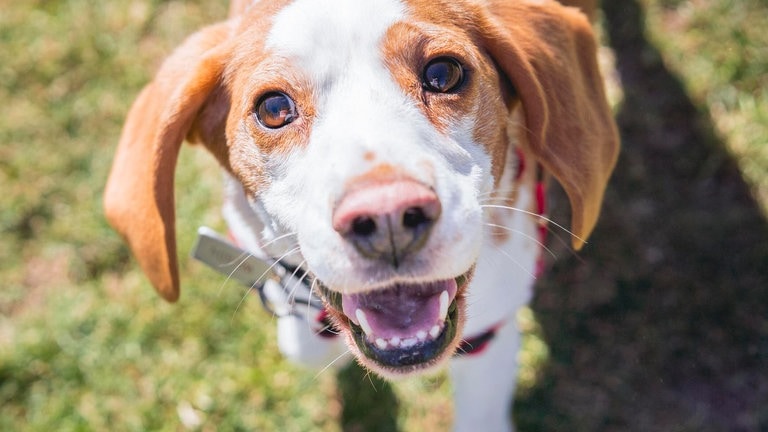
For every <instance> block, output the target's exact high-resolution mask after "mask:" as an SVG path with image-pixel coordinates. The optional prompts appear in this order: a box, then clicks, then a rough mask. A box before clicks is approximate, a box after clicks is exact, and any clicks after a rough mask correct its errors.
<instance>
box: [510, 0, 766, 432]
mask: <svg viewBox="0 0 768 432" xmlns="http://www.w3.org/2000/svg"><path fill="white" fill-rule="evenodd" d="M603 10H604V13H605V16H606V21H607V23H606V30H607V33H608V36H609V38H610V40H611V45H612V46H613V48H614V49H615V52H616V57H617V68H618V71H619V73H620V76H621V80H622V85H623V87H624V92H625V100H624V102H623V105H622V107H621V109H620V112H619V113H618V122H619V127H620V132H621V135H622V143H623V149H622V156H621V159H620V161H619V165H618V167H617V170H616V173H615V175H614V178H613V180H612V183H611V188H610V190H609V191H608V194H607V197H606V202H605V207H604V213H603V215H602V216H601V221H600V223H599V224H598V230H597V231H596V232H595V234H594V236H593V237H592V239H591V241H590V243H591V244H590V245H589V246H588V247H587V248H586V249H585V250H584V251H583V252H582V253H580V254H579V258H566V259H563V257H565V256H568V252H567V251H561V253H560V254H559V256H560V257H561V258H560V259H559V260H558V262H556V263H555V264H554V268H553V269H552V271H550V272H549V274H548V276H547V277H546V278H545V279H542V280H541V281H540V284H539V286H538V288H537V296H536V299H535V300H534V304H533V308H534V310H535V312H536V313H537V316H538V318H539V321H540V323H541V325H542V327H543V329H544V333H545V337H546V339H547V343H548V345H549V346H550V349H551V356H550V362H549V364H548V365H547V367H546V370H545V371H544V373H543V376H542V378H541V380H540V381H539V382H538V384H537V386H536V387H535V388H534V389H533V390H532V391H530V392H529V393H527V394H524V395H519V397H518V400H517V402H516V406H515V412H516V416H515V417H516V419H517V423H518V426H519V428H520V430H523V431H535V430H546V431H550V430H572V431H614V430H615V431H649V430H656V431H672V430H675V431H765V430H768V409H766V407H768V373H766V371H768V222H766V219H765V218H764V217H763V216H762V215H761V212H760V210H759V206H758V204H757V203H756V202H755V200H754V198H753V197H752V195H751V194H750V190H749V187H748V185H747V184H746V183H745V181H744V180H743V178H742V176H741V173H740V172H739V169H738V166H737V165H736V162H735V161H734V160H733V158H732V157H731V156H730V155H729V153H728V151H727V150H726V149H725V147H724V145H723V143H722V142H721V141H720V140H719V139H718V138H717V137H716V136H715V134H714V133H713V126H712V124H711V122H710V120H709V118H708V115H707V114H706V113H703V112H701V111H700V110H698V109H697V108H696V107H695V106H694V104H693V103H692V102H691V100H690V98H689V97H688V96H687V94H686V92H685V90H684V88H683V86H682V84H681V83H680V81H679V80H678V79H677V78H676V77H675V76H674V75H673V74H672V73H671V72H670V71H668V70H667V69H666V68H665V66H664V64H663V62H662V60H661V56H660V54H659V52H658V51H657V50H656V48H654V47H653V46H651V45H650V44H649V42H648V41H647V40H646V39H645V37H644V34H643V31H644V30H643V24H642V23H643V21H644V17H643V12H642V10H641V8H640V6H639V5H638V4H637V2H636V1H635V0H632V1H621V2H616V1H605V2H603ZM563 200H564V199H563V198H559V199H558V202H564V201H563ZM554 216H555V218H556V219H559V220H567V216H565V215H562V214H560V215H554Z"/></svg>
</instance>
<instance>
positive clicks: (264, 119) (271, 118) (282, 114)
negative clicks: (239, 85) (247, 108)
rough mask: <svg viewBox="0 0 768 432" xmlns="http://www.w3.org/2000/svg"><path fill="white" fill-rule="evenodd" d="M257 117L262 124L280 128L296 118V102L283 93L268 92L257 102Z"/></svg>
mask: <svg viewBox="0 0 768 432" xmlns="http://www.w3.org/2000/svg"><path fill="white" fill-rule="evenodd" d="M254 113H255V114H256V119H257V120H258V121H259V123H261V124H262V126H264V127H266V128H269V129H278V128H281V127H283V126H285V125H287V124H288V123H291V122H292V121H294V120H296V115H297V114H296V104H294V103H293V100H291V98H289V97H288V96H286V95H285V94H283V93H278V92H274V93H267V94H266V95H264V96H262V98H261V99H259V101H258V102H257V103H256V107H255V109H254Z"/></svg>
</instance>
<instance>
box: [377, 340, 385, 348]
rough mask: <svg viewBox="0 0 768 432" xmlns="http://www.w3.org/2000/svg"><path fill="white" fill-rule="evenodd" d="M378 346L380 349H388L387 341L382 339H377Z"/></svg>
mask: <svg viewBox="0 0 768 432" xmlns="http://www.w3.org/2000/svg"><path fill="white" fill-rule="evenodd" d="M376 346H377V347H379V348H380V349H387V341H385V340H384V339H382V338H378V339H376Z"/></svg>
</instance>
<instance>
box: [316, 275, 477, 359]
mask: <svg viewBox="0 0 768 432" xmlns="http://www.w3.org/2000/svg"><path fill="white" fill-rule="evenodd" d="M467 280H468V276H467V274H464V275H461V276H459V277H457V278H454V279H447V280H441V281H434V282H428V283H398V284H394V285H392V286H390V287H387V288H383V289H377V290H374V291H370V292H365V293H357V294H341V293H338V292H335V291H331V290H329V289H327V288H325V287H324V288H322V291H323V294H324V297H325V299H326V302H327V303H328V306H329V309H330V310H331V314H332V315H333V316H335V318H336V320H337V321H338V322H339V324H341V327H342V328H348V329H349V333H350V336H351V338H352V340H354V343H355V345H356V346H357V348H358V349H359V350H360V353H361V354H362V355H363V356H365V357H367V358H368V359H370V360H372V361H373V362H374V363H376V364H377V365H379V366H381V367H384V368H386V369H387V370H390V371H407V370H415V369H422V368H425V367H428V366H429V365H431V364H433V363H434V361H435V360H436V359H437V358H438V357H440V356H441V354H443V353H445V352H446V351H447V349H448V348H449V347H451V346H455V343H456V339H457V334H458V333H459V324H460V321H459V316H460V309H461V308H460V307H459V301H460V300H461V297H462V295H461V292H462V291H463V288H464V287H465V285H466V282H467Z"/></svg>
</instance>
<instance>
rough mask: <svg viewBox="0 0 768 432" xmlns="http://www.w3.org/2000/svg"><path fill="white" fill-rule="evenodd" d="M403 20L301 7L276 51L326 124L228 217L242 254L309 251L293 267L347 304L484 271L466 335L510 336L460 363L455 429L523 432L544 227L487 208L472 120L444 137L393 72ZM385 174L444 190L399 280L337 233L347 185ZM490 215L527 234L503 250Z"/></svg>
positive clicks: (329, 342) (333, 347) (332, 343)
mask: <svg viewBox="0 0 768 432" xmlns="http://www.w3.org/2000/svg"><path fill="white" fill-rule="evenodd" d="M372 8H373V10H372ZM402 19H405V15H404V8H403V5H402V4H401V3H400V2H398V1H396V0H376V1H371V2H365V3H363V2H359V1H358V0H333V1H332V0H297V1H295V2H293V3H291V4H290V5H289V6H287V7H286V8H285V9H284V10H282V11H281V12H280V13H279V14H278V15H277V16H276V17H275V19H274V26H273V28H272V30H271V31H270V33H269V35H268V38H267V47H268V49H269V50H271V51H272V52H274V53H275V54H276V55H278V56H281V57H283V58H285V59H289V60H290V61H291V62H292V64H295V65H296V68H297V70H299V71H302V72H301V73H303V74H304V75H305V78H307V79H308V80H309V82H310V83H311V84H312V86H313V87H314V89H315V93H316V94H317V97H316V100H315V101H314V103H315V104H316V106H315V107H314V108H315V111H316V112H318V113H321V114H320V115H318V116H317V117H316V118H315V121H314V124H313V127H312V131H311V135H310V138H309V142H308V143H306V145H303V146H300V147H298V148H295V149H293V150H291V151H290V152H289V153H288V154H284V153H281V154H279V155H277V156H275V157H274V158H273V159H271V160H269V161H268V167H267V169H268V171H269V172H270V174H271V178H270V185H269V187H267V188H266V189H265V190H262V191H259V195H258V200H257V201H250V200H248V199H247V198H246V194H245V193H244V191H243V189H242V186H240V184H239V183H237V181H236V180H234V179H233V178H231V177H227V179H226V181H227V194H226V204H225V212H224V213H225V218H226V220H227V222H228V223H229V225H230V229H231V230H232V231H233V233H234V234H235V236H236V237H237V239H238V240H239V241H240V242H241V244H242V245H244V246H246V247H248V248H249V249H250V250H251V251H252V252H254V253H255V254H257V255H261V256H273V257H276V256H280V255H281V254H282V253H284V252H285V251H287V250H290V249H291V248H293V247H295V245H296V242H297V241H298V244H299V245H300V247H301V253H300V254H299V253H296V254H293V255H291V256H290V257H289V261H290V262H291V263H293V264H298V263H301V262H302V261H304V260H306V266H307V267H308V268H309V269H310V270H311V271H312V272H313V273H314V274H315V275H316V276H317V277H318V278H319V279H320V280H322V281H323V282H324V283H326V284H327V285H328V286H330V287H332V288H333V289H335V290H338V291H342V292H347V293H353V292H359V291H363V290H369V289H373V288H376V287H379V286H385V285H390V284H392V283H394V282H396V281H402V280H407V281H413V282H418V281H434V280H439V279H448V278H454V277H456V276H458V275H460V274H463V273H464V272H466V271H467V270H468V269H469V268H470V267H471V266H472V265H473V264H474V263H477V267H476V272H475V276H474V280H473V282H472V284H471V286H470V287H469V296H468V315H467V317H468V321H467V324H466V327H465V337H471V336H474V335H476V334H479V333H481V332H483V331H484V330H486V329H487V328H489V327H490V326H493V325H497V324H499V323H504V325H502V326H501V328H500V330H499V333H498V336H497V337H496V338H495V339H494V340H493V341H492V342H491V344H490V346H489V348H488V349H487V351H486V352H484V353H482V354H480V355H477V356H471V357H466V358H461V359H457V360H453V361H452V363H453V364H452V367H451V375H452V377H453V379H454V386H455V393H456V395H455V401H456V412H457V414H456V430H458V431H475V430H483V431H507V430H511V428H512V425H511V422H510V415H509V408H510V407H511V398H512V395H513V393H514V387H515V381H516V371H517V367H516V357H517V350H518V348H519V339H520V337H519V333H518V331H517V329H516V326H515V323H514V314H515V312H516V311H517V309H518V308H519V307H520V306H522V305H524V304H525V303H527V301H528V300H529V298H530V295H531V285H532V282H533V279H534V277H533V273H534V267H535V261H536V258H537V254H538V251H539V247H538V245H537V243H536V241H535V240H533V239H534V238H535V237H536V223H535V220H534V218H533V217H531V216H530V215H527V214H524V213H522V212H515V211H510V210H498V209H496V210H488V211H485V212H484V211H483V210H482V209H481V206H480V204H481V202H482V201H483V200H485V199H487V198H488V197H489V193H490V192H491V190H492V185H493V179H492V176H491V158H490V156H489V155H488V154H487V153H486V152H485V151H484V149H483V147H482V146H480V145H479V144H478V143H476V142H474V140H473V138H472V136H473V127H474V122H473V119H472V118H466V119H463V120H460V121H457V122H456V123H455V124H454V126H453V127H452V128H451V130H450V132H448V133H446V134H443V133H440V132H439V131H438V130H437V128H436V127H435V126H434V125H433V124H431V123H430V121H429V120H428V119H427V118H426V117H425V116H424V115H423V114H422V112H421V111H420V110H419V108H418V106H417V105H416V104H417V101H414V100H411V99H410V98H409V97H408V96H407V95H406V94H405V93H404V92H403V90H402V89H401V88H400V87H399V86H398V85H397V83H395V82H394V80H393V78H392V76H391V74H390V72H389V71H388V70H387V68H386V67H385V66H384V65H383V64H382V61H381V59H380V58H379V52H380V49H379V48H380V47H379V43H380V41H381V38H382V36H383V35H384V34H385V32H386V30H387V29H388V28H389V26H391V25H392V24H393V23H394V22H397V21H398V20H402ZM329 52H332V53H334V55H333V56H329V55H327V53H329ZM331 58H332V59H333V60H331ZM368 152H373V153H375V155H376V158H375V161H373V162H370V161H367V160H366V157H365V155H366V153H368ZM382 163H386V164H389V165H392V166H396V167H398V168H399V169H401V170H403V171H404V172H406V173H408V175H410V176H412V177H413V178H414V179H416V180H418V181H420V182H423V183H425V184H427V185H430V186H431V187H433V188H434V190H435V192H436V194H437V195H438V197H439V200H440V202H441V205H442V214H441V217H440V219H439V222H438V223H437V225H436V226H435V227H434V228H433V230H432V232H431V235H430V237H429V240H428V242H427V244H426V245H425V246H424V248H423V249H422V250H421V251H420V252H419V257H421V259H419V260H412V261H409V262H408V263H407V264H405V265H404V266H403V267H401V268H400V269H398V270H397V271H396V272H395V271H394V269H392V268H390V267H389V266H387V265H384V264H381V263H376V262H374V261H371V260H366V259H364V258H361V257H359V256H358V254H357V253H356V251H355V250H354V248H353V247H352V246H350V245H349V244H347V243H346V242H345V241H344V240H343V239H342V238H341V236H339V235H338V233H337V232H335V231H334V229H333V227H332V226H331V222H330V221H331V220H332V212H333V208H334V205H335V204H336V203H337V201H338V200H339V199H340V198H341V197H342V196H343V194H344V192H345V190H344V187H345V184H346V182H347V180H348V179H350V178H353V177H356V176H359V175H362V174H364V173H366V172H367V171H369V170H370V169H371V168H373V166H375V165H376V164H382ZM514 163H515V157H514V152H513V151H512V149H510V153H509V155H508V157H507V164H508V166H507V168H506V170H505V174H504V175H505V176H506V178H505V179H502V184H508V185H509V184H512V183H513V181H512V180H513V178H510V177H509V176H514V171H515V169H514V168H515V165H514ZM529 183H530V182H529ZM529 187H530V185H529ZM517 196H518V201H517V202H516V203H515V204H514V205H515V206H517V207H519V208H522V209H530V208H531V204H532V200H533V199H534V196H533V191H532V190H530V189H528V190H526V189H522V190H520V191H518V193H517ZM491 212H497V213H498V215H496V216H495V217H494V220H502V221H503V223H504V225H505V226H507V227H509V228H510V229H512V230H515V231H517V232H512V233H510V235H509V237H508V239H507V240H506V241H505V242H504V243H502V244H495V243H494V242H493V240H492V238H491V237H490V234H489V232H490V231H491V228H490V227H488V226H486V225H484V223H485V222H488V221H489V220H490V219H489V215H490V213H491ZM292 233H294V234H295V235H293V234H292ZM285 234H289V235H288V236H287V237H286V238H284V239H283V240H282V241H281V242H275V243H272V244H270V245H269V246H266V247H265V245H266V243H267V242H270V241H272V240H274V239H277V238H279V237H280V236H282V235H285ZM273 300H275V301H277V300H279V299H273ZM278 337H279V342H278V344H279V346H280V349H281V351H282V352H283V353H284V354H286V356H288V357H289V358H291V359H293V360H296V361H300V362H304V363H308V364H312V365H315V366H317V365H318V364H319V363H321V362H329V361H330V360H328V359H333V358H336V357H337V356H339V355H343V353H344V352H345V348H344V347H343V346H342V344H341V339H342V338H336V339H323V338H319V337H318V336H316V335H315V334H314V331H313V329H312V328H311V327H310V326H309V325H307V324H306V323H304V324H303V325H302V323H301V322H298V321H297V320H296V319H295V318H294V317H290V316H288V317H284V318H280V319H279V324H278ZM347 357H349V356H347Z"/></svg>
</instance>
